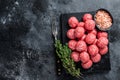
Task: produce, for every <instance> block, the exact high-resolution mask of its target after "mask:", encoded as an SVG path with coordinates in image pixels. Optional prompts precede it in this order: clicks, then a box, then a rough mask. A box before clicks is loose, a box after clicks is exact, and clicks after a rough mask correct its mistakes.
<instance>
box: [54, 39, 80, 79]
mask: <svg viewBox="0 0 120 80" xmlns="http://www.w3.org/2000/svg"><path fill="white" fill-rule="evenodd" d="M55 47H56V53H57V55H58V57H59V58H60V59H61V61H62V65H63V67H64V68H65V69H66V71H67V72H68V73H69V74H71V75H72V76H75V77H77V78H79V77H80V69H79V68H78V69H76V68H75V63H74V61H73V60H72V59H71V58H70V53H71V50H70V49H69V48H68V45H67V44H65V45H62V43H61V42H60V40H56V41H55Z"/></svg>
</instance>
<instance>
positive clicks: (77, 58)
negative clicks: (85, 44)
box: [71, 51, 80, 62]
mask: <svg viewBox="0 0 120 80" xmlns="http://www.w3.org/2000/svg"><path fill="white" fill-rule="evenodd" d="M71 58H72V59H73V61H75V62H79V61H80V59H79V53H78V52H76V51H73V52H72V53H71Z"/></svg>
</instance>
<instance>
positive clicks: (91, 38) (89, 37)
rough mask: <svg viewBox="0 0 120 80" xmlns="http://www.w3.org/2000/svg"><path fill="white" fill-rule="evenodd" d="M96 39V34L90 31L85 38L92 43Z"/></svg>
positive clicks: (88, 42)
mask: <svg viewBox="0 0 120 80" xmlns="http://www.w3.org/2000/svg"><path fill="white" fill-rule="evenodd" d="M95 39H96V36H95V35H94V34H92V33H89V34H88V35H87V36H86V38H85V41H86V43H87V44H92V43H93V42H94V41H95Z"/></svg>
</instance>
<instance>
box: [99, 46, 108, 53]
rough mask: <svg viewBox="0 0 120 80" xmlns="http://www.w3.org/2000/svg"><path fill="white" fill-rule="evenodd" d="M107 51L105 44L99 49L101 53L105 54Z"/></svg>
mask: <svg viewBox="0 0 120 80" xmlns="http://www.w3.org/2000/svg"><path fill="white" fill-rule="evenodd" d="M107 52H108V47H107V46H105V47H104V48H100V49H99V53H100V54H101V55H105V54H107Z"/></svg>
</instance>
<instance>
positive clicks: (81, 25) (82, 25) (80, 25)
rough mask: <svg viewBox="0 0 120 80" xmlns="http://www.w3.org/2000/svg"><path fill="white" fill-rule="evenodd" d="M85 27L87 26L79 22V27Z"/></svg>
mask: <svg viewBox="0 0 120 80" xmlns="http://www.w3.org/2000/svg"><path fill="white" fill-rule="evenodd" d="M84 25H85V23H84V22H79V23H78V25H77V26H78V27H84Z"/></svg>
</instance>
